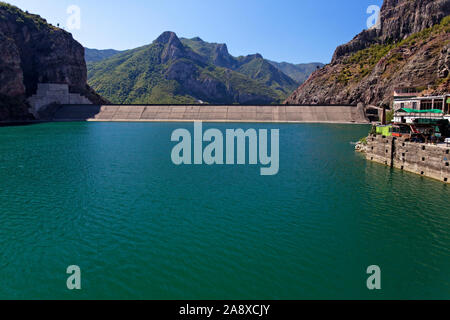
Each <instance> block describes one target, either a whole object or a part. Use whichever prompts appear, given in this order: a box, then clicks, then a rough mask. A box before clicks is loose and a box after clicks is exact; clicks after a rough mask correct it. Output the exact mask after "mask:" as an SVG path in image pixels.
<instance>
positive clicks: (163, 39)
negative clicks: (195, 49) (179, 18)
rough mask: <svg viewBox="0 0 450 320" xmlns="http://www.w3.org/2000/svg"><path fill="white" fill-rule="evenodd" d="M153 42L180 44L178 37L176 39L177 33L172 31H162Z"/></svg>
mask: <svg viewBox="0 0 450 320" xmlns="http://www.w3.org/2000/svg"><path fill="white" fill-rule="evenodd" d="M154 42H155V43H160V44H163V45H166V44H175V43H179V44H180V45H181V42H180V39H178V36H177V34H176V33H175V32H172V31H165V32H163V33H162V34H161V35H160V36H159V37H158V38H157V39H156V40H155V41H154Z"/></svg>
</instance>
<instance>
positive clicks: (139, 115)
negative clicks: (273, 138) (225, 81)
mask: <svg viewBox="0 0 450 320" xmlns="http://www.w3.org/2000/svg"><path fill="white" fill-rule="evenodd" d="M50 120H53V121H105V122H108V121H112V122H114V121H117V122H166V121H171V122H192V121H205V122H268V123H277V122H285V123H290V122H292V123H301V122H309V123H367V118H366V116H365V113H364V109H363V108H362V107H356V106H285V105H283V106H238V105H232V106H225V105H223V106H222V105H220V106H217V105H195V106H194V105H186V106H184V105H151V106H144V105H142V106H138V105H104V106H95V105H62V106H61V107H60V108H59V109H58V110H57V111H56V112H55V113H54V114H53V116H52V119H50Z"/></svg>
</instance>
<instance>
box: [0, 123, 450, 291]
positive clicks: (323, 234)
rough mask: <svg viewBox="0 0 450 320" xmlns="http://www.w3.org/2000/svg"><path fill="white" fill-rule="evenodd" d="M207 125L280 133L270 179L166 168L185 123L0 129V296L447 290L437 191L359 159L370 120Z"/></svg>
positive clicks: (449, 280) (445, 199) (449, 261)
mask: <svg viewBox="0 0 450 320" xmlns="http://www.w3.org/2000/svg"><path fill="white" fill-rule="evenodd" d="M204 126H205V127H211V126H213V127H217V128H220V129H222V130H225V129H226V128H238V127H242V128H244V129H245V128H250V127H253V128H268V129H270V128H279V129H280V172H279V174H278V175H277V176H272V177H262V176H260V175H259V169H260V167H259V166H213V167H208V166H180V167H177V166H175V165H173V164H172V162H171V160H170V153H171V149H172V147H173V145H174V144H173V143H172V142H170V136H171V133H172V131H173V130H175V129H176V128H179V127H186V128H192V124H176V123H171V124H167V123H166V124H164V123H160V124H151V123H52V124H40V125H33V126H23V127H4V128H0V204H1V205H0V298H3V299H4V298H19V299H24V298H26V299H37V298H43V299H52V298H57V299H60V298H61V299H78V298H83V299H84V298H88V299H107V298H113V299H347V298H352V299H390V298H399V299H429V298H446V299H449V298H450V249H449V248H450V205H449V199H450V189H449V188H448V186H446V185H444V184H442V183H440V182H437V181H434V180H431V179H427V178H423V177H420V176H416V175H414V174H410V173H406V172H401V171H398V170H391V169H390V168H387V167H385V166H381V165H378V164H374V163H370V162H366V161H365V160H364V158H363V157H362V156H361V155H359V154H356V153H355V152H354V151H353V148H354V147H353V146H352V145H351V144H350V142H351V141H357V140H358V139H359V138H360V137H362V136H364V135H366V134H367V132H368V130H369V128H368V127H367V126H358V125H325V124H299V125H263V124H254V125H251V124H245V125H243V124H214V125H204ZM73 264H75V265H79V266H80V267H81V269H82V290H81V291H78V292H71V291H68V290H67V289H66V279H67V275H66V273H65V271H66V268H67V267H68V266H69V265H73ZM373 264H375V265H379V266H380V267H381V270H382V290H381V291H377V292H372V291H369V290H367V287H366V279H367V277H368V276H367V275H366V268H367V267H368V266H370V265H373Z"/></svg>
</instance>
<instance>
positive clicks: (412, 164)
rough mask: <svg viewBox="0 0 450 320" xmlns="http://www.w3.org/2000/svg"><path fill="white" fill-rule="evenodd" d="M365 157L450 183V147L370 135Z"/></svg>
mask: <svg viewBox="0 0 450 320" xmlns="http://www.w3.org/2000/svg"><path fill="white" fill-rule="evenodd" d="M365 155H366V159H367V160H370V161H375V162H378V163H381V164H384V165H387V166H390V167H393V168H397V169H400V170H405V171H409V172H413V173H416V174H419V175H422V176H426V177H429V178H433V179H436V180H440V181H443V182H445V183H449V180H450V146H448V145H446V144H438V145H433V144H426V143H415V142H408V141H405V140H404V139H401V138H395V137H384V136H381V135H370V136H369V137H368V138H367V145H366V146H365Z"/></svg>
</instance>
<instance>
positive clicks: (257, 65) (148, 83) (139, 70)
mask: <svg viewBox="0 0 450 320" xmlns="http://www.w3.org/2000/svg"><path fill="white" fill-rule="evenodd" d="M88 77H89V84H90V85H92V87H93V88H94V89H95V90H97V92H99V93H100V94H102V95H103V96H104V97H106V98H108V99H109V100H111V101H112V102H114V103H131V104H160V103H167V104H172V103H175V104H178V103H181V104H182V103H198V102H199V101H203V102H206V103H216V104H230V103H241V104H255V103H256V104H271V103H280V102H282V101H283V100H284V99H286V98H287V97H288V96H289V94H290V93H292V92H293V91H294V90H295V89H296V88H297V87H298V83H297V82H295V81H294V80H293V79H291V78H290V77H288V76H287V75H285V74H284V73H283V72H281V71H280V70H278V69H277V68H275V67H274V66H272V65H271V64H270V63H268V62H267V61H266V60H265V59H263V58H262V57H261V55H251V56H246V57H237V58H235V57H233V56H231V55H230V54H229V53H228V49H227V47H226V45H224V44H215V43H208V42H204V41H203V40H201V39H200V38H193V39H179V38H178V37H177V35H176V34H175V33H173V32H165V33H163V34H162V35H161V36H159V37H158V39H156V40H155V41H154V42H153V43H152V44H150V45H147V46H144V47H141V48H137V49H133V50H128V51H125V52H122V53H119V54H116V55H114V56H112V57H111V58H109V59H105V60H102V61H100V62H97V63H89V64H88Z"/></svg>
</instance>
